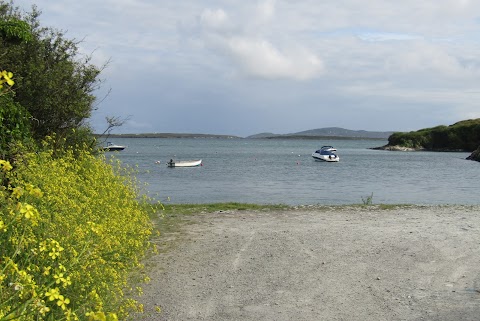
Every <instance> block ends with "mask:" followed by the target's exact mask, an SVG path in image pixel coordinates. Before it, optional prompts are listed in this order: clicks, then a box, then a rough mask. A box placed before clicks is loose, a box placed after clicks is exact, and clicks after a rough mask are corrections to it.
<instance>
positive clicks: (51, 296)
mask: <svg viewBox="0 0 480 321" xmlns="http://www.w3.org/2000/svg"><path fill="white" fill-rule="evenodd" d="M45 296H46V297H47V298H48V301H53V300H55V299H58V297H59V296H60V290H59V289H58V288H55V289H50V290H49V291H47V292H46V293H45Z"/></svg>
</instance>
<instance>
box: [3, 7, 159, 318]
mask: <svg viewBox="0 0 480 321" xmlns="http://www.w3.org/2000/svg"><path fill="white" fill-rule="evenodd" d="M78 44H79V43H78V42H77V41H76V40H71V39H67V38H66V37H65V35H64V34H63V33H62V32H61V31H57V30H54V29H51V28H48V27H43V26H41V24H40V22H39V12H38V11H37V10H36V9H35V8H32V10H31V12H27V13H25V12H24V11H22V10H20V9H19V8H16V7H15V6H14V4H13V2H10V1H9V2H6V1H2V0H0V321H6V320H18V321H30V320H32V321H33V320H52V321H53V320H55V321H57V320H124V319H127V318H128V315H129V313H131V312H132V311H133V310H141V308H142V307H141V305H139V304H138V303H137V302H135V301H134V300H132V299H130V298H132V297H133V293H134V292H135V291H136V290H139V289H135V288H132V284H138V281H139V279H138V278H139V277H140V278H141V277H142V276H141V274H138V273H136V275H135V276H136V279H135V280H134V282H131V281H132V280H131V276H132V274H131V272H132V271H136V272H138V271H139V270H141V267H142V264H141V260H142V258H143V256H144V255H145V253H146V251H149V249H151V243H150V241H149V239H150V235H151V233H152V231H153V229H152V226H151V220H150V218H149V215H152V214H153V213H154V212H155V208H154V206H153V205H150V204H152V203H151V201H150V200H147V199H145V198H142V197H141V196H140V195H141V193H140V191H139V187H138V186H139V185H138V183H137V182H136V181H135V179H134V178H133V177H134V176H133V175H131V173H130V171H129V170H128V169H125V168H123V167H122V166H120V164H118V163H117V162H116V161H115V160H112V159H110V158H109V159H106V158H105V157H104V156H103V155H102V154H101V153H99V152H98V151H97V150H96V148H95V145H96V141H95V138H94V136H93V134H92V130H91V129H90V128H89V126H88V123H87V122H86V121H87V119H88V118H89V117H90V115H91V113H92V111H93V109H94V108H95V107H94V102H95V96H94V94H93V93H94V91H95V90H96V89H97V88H98V86H99V85H100V80H99V75H100V72H101V70H102V67H100V68H99V67H96V66H94V65H93V64H91V63H90V57H84V56H82V55H80V54H79V52H78Z"/></svg>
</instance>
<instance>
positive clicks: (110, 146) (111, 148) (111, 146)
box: [103, 142, 125, 152]
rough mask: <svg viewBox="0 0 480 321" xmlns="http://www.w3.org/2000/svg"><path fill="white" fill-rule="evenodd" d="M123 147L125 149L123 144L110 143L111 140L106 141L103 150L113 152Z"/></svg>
mask: <svg viewBox="0 0 480 321" xmlns="http://www.w3.org/2000/svg"><path fill="white" fill-rule="evenodd" d="M124 149H125V146H122V145H115V144H112V143H111V142H107V146H105V147H103V150H104V151H107V152H114V151H119V150H124Z"/></svg>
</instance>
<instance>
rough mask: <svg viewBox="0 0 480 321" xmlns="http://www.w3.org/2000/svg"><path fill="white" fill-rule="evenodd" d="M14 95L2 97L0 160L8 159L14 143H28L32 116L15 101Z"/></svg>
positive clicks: (0, 102) (0, 99)
mask: <svg viewBox="0 0 480 321" xmlns="http://www.w3.org/2000/svg"><path fill="white" fill-rule="evenodd" d="M12 96H13V95H12V94H6V95H0V106H1V108H0V158H2V159H5V158H8V157H9V156H10V155H9V152H10V151H11V146H10V144H11V143H13V142H19V143H24V144H25V143H28V142H29V141H30V139H31V134H30V115H29V113H28V111H27V110H25V108H23V107H22V105H20V104H19V103H16V102H14V101H13V97H12Z"/></svg>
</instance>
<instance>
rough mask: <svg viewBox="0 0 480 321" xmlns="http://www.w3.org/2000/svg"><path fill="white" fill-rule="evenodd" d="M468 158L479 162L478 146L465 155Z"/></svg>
mask: <svg viewBox="0 0 480 321" xmlns="http://www.w3.org/2000/svg"><path fill="white" fill-rule="evenodd" d="M467 159H468V160H473V161H477V162H480V146H479V147H478V148H477V149H476V150H474V151H473V153H472V154H471V155H470V156H468V157H467Z"/></svg>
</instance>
